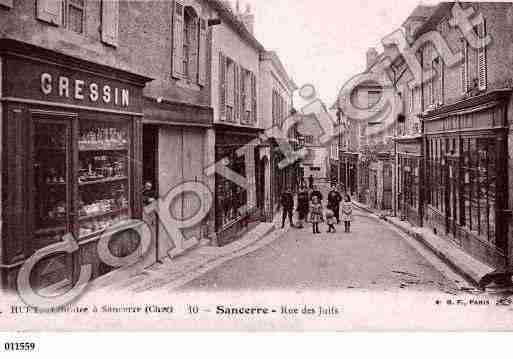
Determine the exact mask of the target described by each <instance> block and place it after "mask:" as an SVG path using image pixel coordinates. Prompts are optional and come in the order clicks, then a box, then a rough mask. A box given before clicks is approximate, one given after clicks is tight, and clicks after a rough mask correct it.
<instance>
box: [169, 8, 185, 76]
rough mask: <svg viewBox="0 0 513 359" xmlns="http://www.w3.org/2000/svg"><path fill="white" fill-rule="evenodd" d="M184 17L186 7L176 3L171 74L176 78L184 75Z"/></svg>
mask: <svg viewBox="0 0 513 359" xmlns="http://www.w3.org/2000/svg"><path fill="white" fill-rule="evenodd" d="M183 15H184V6H183V4H182V3H180V2H178V1H175V2H174V6H173V54H172V55H173V59H172V61H173V63H172V69H171V71H172V72H171V74H172V76H173V77H175V78H180V77H182V75H183V70H184V69H183V55H184V54H183V26H184V25H183V22H184V21H183Z"/></svg>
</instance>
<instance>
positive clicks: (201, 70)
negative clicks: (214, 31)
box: [198, 19, 207, 86]
mask: <svg viewBox="0 0 513 359" xmlns="http://www.w3.org/2000/svg"><path fill="white" fill-rule="evenodd" d="M198 46H199V49H198V84H199V85H201V86H204V85H205V84H206V83H207V21H206V20H205V19H200V26H199V44H198Z"/></svg>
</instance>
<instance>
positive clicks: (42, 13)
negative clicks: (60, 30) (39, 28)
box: [37, 0, 62, 26]
mask: <svg viewBox="0 0 513 359" xmlns="http://www.w3.org/2000/svg"><path fill="white" fill-rule="evenodd" d="M37 18H38V19H39V20H42V21H45V22H47V23H50V24H53V25H57V26H59V25H62V0H37Z"/></svg>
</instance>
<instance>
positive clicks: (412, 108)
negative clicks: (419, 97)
mask: <svg viewBox="0 0 513 359" xmlns="http://www.w3.org/2000/svg"><path fill="white" fill-rule="evenodd" d="M413 91H415V89H412V88H411V89H410V113H413V110H414V104H413V101H415V93H414V92H413Z"/></svg>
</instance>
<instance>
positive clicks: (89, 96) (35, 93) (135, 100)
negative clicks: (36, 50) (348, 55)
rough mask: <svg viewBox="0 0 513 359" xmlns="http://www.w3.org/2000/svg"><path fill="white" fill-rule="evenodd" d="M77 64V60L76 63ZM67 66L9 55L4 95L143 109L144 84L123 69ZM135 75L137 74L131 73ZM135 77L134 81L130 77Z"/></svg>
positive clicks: (74, 103) (6, 64) (31, 99)
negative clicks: (122, 72)
mask: <svg viewBox="0 0 513 359" xmlns="http://www.w3.org/2000/svg"><path fill="white" fill-rule="evenodd" d="M74 65H75V64H74ZM86 65H87V64H84V67H83V68H82V67H77V66H76V65H75V66H73V67H72V66H69V67H68V66H66V65H63V64H54V63H50V62H46V61H41V62H39V61H37V60H32V59H31V60H29V61H27V59H25V58H20V57H16V56H12V57H10V56H7V57H6V59H5V61H4V66H3V70H4V71H5V78H6V82H5V87H4V92H3V96H4V97H9V98H17V99H23V100H28V101H39V102H41V101H44V102H45V103H49V105H50V104H51V103H55V104H58V105H59V106H62V105H72V106H80V107H87V108H91V109H107V110H113V111H120V112H135V113H142V90H143V86H144V85H143V84H141V85H139V84H137V83H135V82H134V80H132V79H131V78H130V75H126V76H127V78H123V75H122V74H121V75H120V71H117V70H114V69H113V70H112V71H110V72H108V71H106V70H105V69H104V68H101V69H99V70H98V69H96V68H92V67H91V66H89V67H87V66H86ZM132 77H135V76H132ZM131 80H132V81H131Z"/></svg>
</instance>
